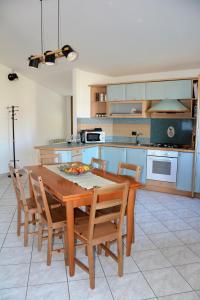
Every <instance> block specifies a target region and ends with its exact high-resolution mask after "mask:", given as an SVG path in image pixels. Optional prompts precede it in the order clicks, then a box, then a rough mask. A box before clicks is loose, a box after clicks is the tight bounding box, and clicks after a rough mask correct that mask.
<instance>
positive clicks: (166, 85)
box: [146, 80, 192, 100]
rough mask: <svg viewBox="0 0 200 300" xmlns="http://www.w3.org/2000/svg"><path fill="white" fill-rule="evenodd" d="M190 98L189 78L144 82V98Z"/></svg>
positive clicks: (190, 84) (190, 83) (190, 86)
mask: <svg viewBox="0 0 200 300" xmlns="http://www.w3.org/2000/svg"><path fill="white" fill-rule="evenodd" d="M190 98H192V81H191V80H172V81H160V82H148V83H146V99H147V100H159V99H190Z"/></svg>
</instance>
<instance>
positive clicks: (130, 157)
mask: <svg viewBox="0 0 200 300" xmlns="http://www.w3.org/2000/svg"><path fill="white" fill-rule="evenodd" d="M126 163H128V164H133V165H138V166H140V167H141V168H142V172H141V182H142V183H145V182H146V166H147V151H146V150H145V149H129V148H127V149H126ZM129 172H131V171H127V175H133V174H131V173H130V174H129Z"/></svg>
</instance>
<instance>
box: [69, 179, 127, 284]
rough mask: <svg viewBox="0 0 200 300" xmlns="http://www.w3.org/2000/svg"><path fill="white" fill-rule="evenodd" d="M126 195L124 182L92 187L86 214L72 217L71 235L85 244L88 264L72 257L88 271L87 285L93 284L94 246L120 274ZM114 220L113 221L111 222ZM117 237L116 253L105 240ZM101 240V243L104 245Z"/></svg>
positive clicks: (121, 273)
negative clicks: (105, 210)
mask: <svg viewBox="0 0 200 300" xmlns="http://www.w3.org/2000/svg"><path fill="white" fill-rule="evenodd" d="M127 196H128V184H127V183H123V184H113V185H110V186H108V187H103V188H99V189H95V190H94V196H93V201H92V205H91V210H90V215H89V217H88V218H87V219H86V218H82V219H78V220H76V221H75V238H76V239H79V240H81V241H82V242H83V244H85V245H86V247H87V254H88V263H89V267H87V266H86V265H84V264H83V263H82V262H81V261H80V260H78V259H77V258H75V261H76V263H77V264H78V265H79V266H80V267H81V268H82V269H83V270H84V271H86V272H88V273H89V278H90V287H91V288H92V289H93V288H94V287H95V271H94V253H93V250H94V246H98V245H99V246H100V247H101V248H103V249H104V250H105V251H106V252H107V253H108V255H110V256H111V257H112V258H113V259H114V260H115V261H116V262H117V263H118V275H119V276H122V275H123V254H122V224H123V217H124V213H125V209H126V203H127ZM114 207H119V210H118V211H117V212H114V213H106V214H104V215H100V214H98V212H99V211H100V210H102V209H105V208H114ZM113 220H115V221H116V224H114V223H113ZM113 240H117V252H118V253H117V256H116V255H115V254H114V253H113V252H112V251H110V249H108V248H107V247H106V245H107V243H109V241H113ZM104 243H105V245H104Z"/></svg>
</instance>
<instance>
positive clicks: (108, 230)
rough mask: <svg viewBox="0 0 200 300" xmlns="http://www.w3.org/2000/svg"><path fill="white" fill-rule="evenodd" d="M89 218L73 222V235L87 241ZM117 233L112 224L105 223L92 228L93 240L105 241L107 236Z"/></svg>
mask: <svg viewBox="0 0 200 300" xmlns="http://www.w3.org/2000/svg"><path fill="white" fill-rule="evenodd" d="M88 226H89V216H88V217H86V216H85V217H84V218H81V219H77V220H76V221H75V233H76V234H77V235H79V236H80V237H82V238H83V239H84V240H86V241H87V240H88V228H89V227H88ZM116 232H117V228H116V225H115V224H114V223H112V222H105V223H100V224H96V225H95V228H94V236H93V240H95V239H99V238H102V240H103V239H105V241H106V240H107V236H110V235H114V234H116Z"/></svg>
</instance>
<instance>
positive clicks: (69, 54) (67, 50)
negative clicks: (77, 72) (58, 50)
mask: <svg viewBox="0 0 200 300" xmlns="http://www.w3.org/2000/svg"><path fill="white" fill-rule="evenodd" d="M62 53H63V55H64V56H65V57H66V59H67V60H68V61H73V60H75V59H76V58H77V57H78V53H77V52H76V51H74V50H73V49H72V47H71V46H69V45H65V46H63V47H62Z"/></svg>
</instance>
